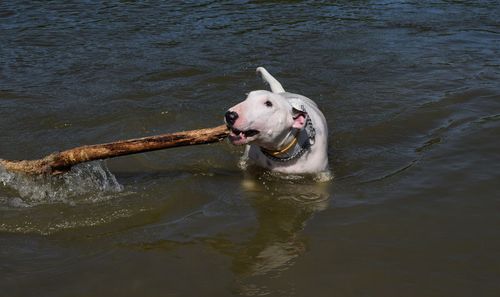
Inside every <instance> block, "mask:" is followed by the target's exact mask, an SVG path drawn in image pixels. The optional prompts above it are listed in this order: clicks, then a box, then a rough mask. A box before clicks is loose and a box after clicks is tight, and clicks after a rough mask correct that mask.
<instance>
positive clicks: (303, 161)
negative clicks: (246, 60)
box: [229, 67, 328, 174]
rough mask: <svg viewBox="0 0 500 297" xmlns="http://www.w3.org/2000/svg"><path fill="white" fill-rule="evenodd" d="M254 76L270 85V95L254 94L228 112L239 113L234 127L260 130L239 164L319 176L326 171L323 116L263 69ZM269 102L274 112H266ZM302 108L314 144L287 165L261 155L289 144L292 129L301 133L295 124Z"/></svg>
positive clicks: (325, 135)
mask: <svg viewBox="0 0 500 297" xmlns="http://www.w3.org/2000/svg"><path fill="white" fill-rule="evenodd" d="M257 73H259V74H261V76H262V78H263V79H264V80H265V81H266V82H267V83H268V84H269V85H270V87H271V90H272V92H269V91H263V90H261V91H253V92H251V93H250V94H248V97H247V98H246V100H244V101H243V102H241V103H239V104H237V105H235V106H233V107H232V108H230V109H229V111H235V112H237V113H238V115H239V118H238V120H237V121H236V123H235V125H234V127H235V128H236V129H239V130H242V131H245V130H249V129H255V130H259V131H260V133H259V134H258V135H256V136H254V137H251V138H250V139H249V140H250V142H249V143H248V145H247V146H246V149H245V153H244V155H243V157H242V162H240V164H242V165H243V166H245V165H246V164H255V165H257V166H260V167H263V168H267V169H270V170H272V171H276V172H281V173H288V174H301V173H320V172H325V171H327V170H328V153H327V136H328V128H327V124H326V120H325V117H324V116H323V113H322V112H321V111H320V110H319V109H318V106H317V105H316V103H314V102H313V101H312V100H311V99H309V98H307V97H304V96H302V95H298V94H293V93H288V92H285V90H284V88H283V86H282V85H281V84H280V83H279V82H278V80H276V79H275V78H274V77H273V76H272V75H271V74H270V73H269V72H267V70H266V69H264V68H263V67H259V68H257ZM268 100H269V101H271V102H272V104H273V108H268V107H266V105H265V104H264V103H265V101H268ZM302 107H303V108H304V109H305V111H306V112H307V114H308V115H309V117H310V119H311V121H312V125H313V127H314V128H315V130H316V137H315V142H314V144H313V145H312V146H311V148H310V150H308V151H307V152H306V153H305V154H303V155H302V156H301V157H300V158H297V159H295V160H291V161H288V162H275V161H273V160H271V159H269V158H268V157H267V156H266V155H264V154H263V153H262V151H261V149H260V147H264V148H267V149H271V150H273V149H279V148H281V147H283V145H284V144H286V143H289V142H290V140H291V139H292V137H293V131H294V130H293V127H294V126H296V127H298V128H297V129H303V125H302V126H301V124H300V123H297V121H296V120H294V116H295V115H296V112H297V110H301V109H302Z"/></svg>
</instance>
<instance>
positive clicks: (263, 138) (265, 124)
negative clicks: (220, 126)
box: [225, 91, 306, 148]
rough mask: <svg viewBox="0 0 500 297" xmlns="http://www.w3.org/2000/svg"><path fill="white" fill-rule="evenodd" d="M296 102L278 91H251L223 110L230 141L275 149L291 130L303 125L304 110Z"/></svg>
mask: <svg viewBox="0 0 500 297" xmlns="http://www.w3.org/2000/svg"><path fill="white" fill-rule="evenodd" d="M296 105H297V104H294V103H293V101H290V100H288V99H285V97H283V96H282V95H281V94H276V93H271V92H269V91H253V92H251V93H250V94H248V97H247V98H246V99H245V101H243V102H241V103H239V104H237V105H235V106H233V107H231V108H230V109H229V110H228V111H227V112H226V115H225V121H226V124H227V126H228V127H229V129H230V130H231V133H230V135H229V140H230V141H231V143H232V144H235V145H243V144H248V143H254V144H257V145H259V146H263V147H267V148H274V147H275V146H276V145H277V144H279V143H280V142H281V140H283V139H284V137H285V136H286V135H287V134H288V133H289V132H290V131H291V130H292V129H302V128H304V126H305V122H306V112H305V110H304V108H303V106H296Z"/></svg>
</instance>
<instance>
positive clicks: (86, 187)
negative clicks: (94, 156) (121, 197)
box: [0, 161, 123, 207]
mask: <svg viewBox="0 0 500 297" xmlns="http://www.w3.org/2000/svg"><path fill="white" fill-rule="evenodd" d="M0 183H2V184H3V185H4V186H5V187H8V188H10V189H12V190H15V191H16V192H17V193H16V194H15V196H17V197H13V198H11V199H10V201H11V202H9V203H8V204H9V206H11V207H16V206H17V207H30V206H35V205H40V204H50V203H68V204H76V203H88V202H97V201H102V200H107V199H110V194H111V193H116V192H121V191H123V186H122V185H121V184H120V183H118V181H117V180H116V177H115V176H114V175H113V174H112V173H111V172H110V171H109V169H108V168H107V167H106V165H105V163H104V162H102V161H100V162H90V163H84V164H80V165H77V166H74V167H73V168H72V169H71V171H69V172H67V173H65V174H62V175H59V176H29V175H25V174H20V173H15V172H10V171H7V170H5V168H3V167H2V166H0ZM12 202H14V203H12Z"/></svg>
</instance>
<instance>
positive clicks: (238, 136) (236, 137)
mask: <svg viewBox="0 0 500 297" xmlns="http://www.w3.org/2000/svg"><path fill="white" fill-rule="evenodd" d="M229 130H230V133H229V141H231V143H232V144H235V145H242V144H247V143H249V142H250V141H252V140H254V138H255V137H254V136H256V135H257V134H259V133H260V132H259V131H258V130H253V129H250V130H245V131H241V130H238V129H236V128H234V127H229Z"/></svg>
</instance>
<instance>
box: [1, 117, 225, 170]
mask: <svg viewBox="0 0 500 297" xmlns="http://www.w3.org/2000/svg"><path fill="white" fill-rule="evenodd" d="M228 134H229V132H228V130H227V127H226V125H221V126H217V127H214V128H206V129H198V130H191V131H184V132H177V133H170V134H162V135H156V136H149V137H143V138H136V139H129V140H122V141H116V142H110V143H105V144H95V145H85V146H80V147H75V148H72V149H69V150H65V151H62V152H57V153H53V154H50V155H48V156H46V157H44V158H42V159H38V160H16V161H10V160H2V159H0V165H3V166H4V167H5V169H7V170H11V171H17V172H22V173H26V174H31V175H36V174H52V175H55V174H61V173H64V172H66V171H69V170H70V169H71V167H72V166H74V165H76V164H79V163H84V162H89V161H93V160H99V159H108V158H114V157H118V156H125V155H131V154H137V153H143V152H149V151H155V150H161V149H166V148H171V147H178V146H186V145H196V144H205V143H213V142H219V141H221V140H222V139H224V138H226V137H227V135H228Z"/></svg>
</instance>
